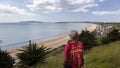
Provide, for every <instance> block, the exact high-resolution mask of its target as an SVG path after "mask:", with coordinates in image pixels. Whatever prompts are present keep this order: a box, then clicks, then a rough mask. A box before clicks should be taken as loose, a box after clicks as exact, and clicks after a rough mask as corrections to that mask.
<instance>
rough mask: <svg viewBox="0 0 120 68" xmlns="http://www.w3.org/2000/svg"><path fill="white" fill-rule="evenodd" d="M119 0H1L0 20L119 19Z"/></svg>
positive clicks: (63, 20)
mask: <svg viewBox="0 0 120 68" xmlns="http://www.w3.org/2000/svg"><path fill="white" fill-rule="evenodd" d="M119 3H120V0H0V22H18V21H43V22H65V21H99V22H120V4H119Z"/></svg>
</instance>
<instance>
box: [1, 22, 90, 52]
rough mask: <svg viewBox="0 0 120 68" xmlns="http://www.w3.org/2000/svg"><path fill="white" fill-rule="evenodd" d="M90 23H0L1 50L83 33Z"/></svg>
mask: <svg viewBox="0 0 120 68" xmlns="http://www.w3.org/2000/svg"><path fill="white" fill-rule="evenodd" d="M89 26H90V24H88V23H0V48H1V49H3V50H8V49H13V48H18V47H21V46H25V45H28V41H29V40H32V42H40V41H45V40H50V39H53V38H58V37H61V36H64V35H68V33H69V32H70V31H71V30H77V31H81V30H83V29H85V28H87V27H89Z"/></svg>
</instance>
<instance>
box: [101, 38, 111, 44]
mask: <svg viewBox="0 0 120 68" xmlns="http://www.w3.org/2000/svg"><path fill="white" fill-rule="evenodd" d="M101 42H102V44H108V43H110V38H109V37H103V38H102V40H101Z"/></svg>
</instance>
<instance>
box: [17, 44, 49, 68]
mask: <svg viewBox="0 0 120 68" xmlns="http://www.w3.org/2000/svg"><path fill="white" fill-rule="evenodd" d="M20 51H21V53H18V54H17V56H18V58H19V59H20V64H21V65H23V66H26V67H32V66H34V65H35V64H37V63H38V62H39V63H44V62H45V59H46V54H48V52H49V48H46V47H44V46H40V47H37V44H36V43H33V44H31V43H30V44H29V46H28V47H26V48H25V49H24V50H20Z"/></svg>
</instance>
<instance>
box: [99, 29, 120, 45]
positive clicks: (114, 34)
mask: <svg viewBox="0 0 120 68" xmlns="http://www.w3.org/2000/svg"><path fill="white" fill-rule="evenodd" d="M117 40H120V33H119V30H117V29H114V30H113V31H111V32H110V33H109V34H108V35H107V36H106V37H103V38H102V40H101V42H102V44H108V43H110V42H111V41H117Z"/></svg>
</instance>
